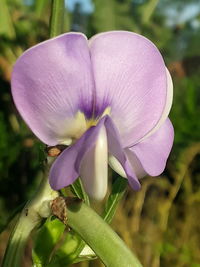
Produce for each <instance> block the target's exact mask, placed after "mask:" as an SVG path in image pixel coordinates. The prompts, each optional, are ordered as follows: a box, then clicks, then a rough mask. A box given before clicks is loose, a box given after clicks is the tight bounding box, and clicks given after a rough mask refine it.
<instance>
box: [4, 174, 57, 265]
mask: <svg viewBox="0 0 200 267" xmlns="http://www.w3.org/2000/svg"><path fill="white" fill-rule="evenodd" d="M57 196H58V192H56V191H53V190H52V189H51V188H50V185H49V182H48V172H46V173H45V175H44V178H43V180H42V182H41V184H40V187H39V189H38V191H37V193H36V194H35V195H34V196H33V198H32V200H31V201H29V202H28V203H27V204H26V205H25V207H24V208H23V210H22V212H21V214H20V215H19V217H18V220H17V223H16V225H15V227H14V229H13V232H12V234H11V236H10V239H9V241H8V246H7V249H6V252H5V256H4V260H3V264H2V267H19V266H21V260H22V257H23V253H24V249H25V246H26V244H27V240H28V238H29V235H30V233H31V232H32V230H34V229H35V228H37V227H38V226H39V225H40V224H41V222H42V219H43V218H47V217H48V216H50V214H51V209H50V203H51V201H52V200H53V199H55V198H56V197H57Z"/></svg>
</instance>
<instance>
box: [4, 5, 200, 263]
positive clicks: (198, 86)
mask: <svg viewBox="0 0 200 267" xmlns="http://www.w3.org/2000/svg"><path fill="white" fill-rule="evenodd" d="M50 6H51V1H50V0H0V228H1V230H3V229H4V228H5V226H6V225H7V224H8V218H9V217H10V216H12V214H13V211H14V210H16V209H17V208H18V207H19V206H20V205H23V203H24V202H25V201H26V200H28V198H29V197H30V196H31V195H32V194H33V192H34V190H35V189H36V188H37V184H38V182H39V179H40V176H41V172H42V163H43V160H44V153H43V149H44V145H43V144H41V143H40V142H39V141H38V140H37V139H36V138H35V137H34V136H33V135H32V133H31V132H30V130H29V129H28V128H27V127H26V125H25V124H24V122H23V121H22V120H21V118H20V116H19V115H18V113H17V111H16V109H15V106H14V104H13V101H12V97H11V93H10V77H11V71H12V66H13V64H14V63H15V61H16V59H17V58H18V57H19V56H20V55H21V53H22V52H23V51H24V50H26V49H27V48H29V47H31V46H33V45H35V44H37V43H38V42H41V41H43V40H46V39H48V36H49V16H50ZM120 29H121V30H128V31H133V32H137V33H140V34H142V35H145V36H146V37H147V38H149V39H150V40H152V41H153V42H154V43H155V44H156V45H157V47H158V48H159V49H160V51H161V53H162V55H163V57H164V59H165V62H166V65H167V67H168V68H169V70H170V72H171V75H172V77H173V81H174V101H173V107H172V111H171V113H170V118H171V120H172V122H173V125H174V128H175V143H174V147H173V150H172V153H171V156H170V158H169V160H168V164H167V168H166V170H165V172H164V173H163V174H162V175H161V177H158V178H151V177H146V178H144V179H143V180H142V190H141V191H140V192H133V191H132V190H130V189H129V190H128V191H127V194H126V196H125V198H124V199H123V201H122V202H121V204H120V206H119V208H118V210H117V213H116V215H115V218H114V220H113V222H112V226H113V227H114V229H115V230H116V231H117V233H118V234H119V235H120V236H121V237H122V238H123V239H124V240H125V242H126V243H127V245H128V246H129V247H130V248H131V249H132V250H133V251H135V252H136V254H137V255H138V257H139V259H140V260H141V262H142V263H143V264H144V266H145V267H159V266H161V267H166V266H172V267H173V266H177V267H200V223H199V218H200V205H199V204H200V164H199V163H200V5H199V0H187V1H186V0H173V1H171V0H160V1H158V0H93V1H92V0H82V1H78V0H68V2H67V3H66V11H65V23H64V32H67V31H70V30H72V31H81V32H84V33H85V34H86V35H87V36H88V37H91V36H92V35H94V34H95V33H98V32H102V31H108V30H120ZM8 234H9V230H6V231H3V233H2V234H1V236H0V258H2V256H3V253H4V249H5V244H6V242H7V238H8ZM44 245H45V244H44ZM29 254H30V252H29V250H27V256H26V258H25V260H24V266H30V257H29V256H30V255H29ZM75 266H82V267H83V266H84V267H86V266H103V265H101V263H100V262H98V261H94V262H90V263H88V262H85V263H80V264H76V265H75Z"/></svg>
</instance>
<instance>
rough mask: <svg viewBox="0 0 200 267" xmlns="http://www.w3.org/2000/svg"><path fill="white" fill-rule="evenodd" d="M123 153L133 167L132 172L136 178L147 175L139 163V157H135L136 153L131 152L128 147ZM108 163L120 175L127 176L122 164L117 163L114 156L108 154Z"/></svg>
mask: <svg viewBox="0 0 200 267" xmlns="http://www.w3.org/2000/svg"><path fill="white" fill-rule="evenodd" d="M125 154H126V156H127V158H128V160H129V163H130V166H131V167H132V169H133V172H134V173H135V175H136V177H137V178H138V179H141V178H143V177H144V176H146V175H147V173H146V172H145V170H144V168H143V167H142V164H141V163H140V161H139V159H138V158H137V157H136V155H135V154H134V153H133V152H132V151H129V149H128V148H126V149H125ZM109 165H110V167H111V168H112V169H113V170H114V171H115V172H117V173H118V174H119V175H120V176H122V177H124V178H127V176H126V173H125V171H124V169H123V167H122V165H121V164H120V163H119V161H118V160H117V159H116V158H115V157H114V156H112V155H111V156H110V157H109Z"/></svg>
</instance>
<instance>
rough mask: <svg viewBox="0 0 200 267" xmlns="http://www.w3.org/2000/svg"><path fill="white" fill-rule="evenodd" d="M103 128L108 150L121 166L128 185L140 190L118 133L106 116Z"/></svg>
mask: <svg viewBox="0 0 200 267" xmlns="http://www.w3.org/2000/svg"><path fill="white" fill-rule="evenodd" d="M105 126H106V130H107V136H108V150H109V153H110V154H111V155H113V156H114V157H115V158H116V159H117V160H118V161H119V162H120V164H121V165H122V167H123V169H124V171H125V173H126V176H127V178H128V181H129V183H130V185H131V186H132V187H133V188H134V189H135V190H139V189H140V183H139V181H138V179H137V177H136V175H135V173H134V172H133V169H132V167H131V165H130V163H129V161H128V159H127V157H126V155H125V153H124V150H123V147H122V144H121V141H120V136H119V133H118V131H117V129H116V127H115V125H114V124H113V122H112V120H111V119H110V118H109V117H108V116H107V117H106V120H105Z"/></svg>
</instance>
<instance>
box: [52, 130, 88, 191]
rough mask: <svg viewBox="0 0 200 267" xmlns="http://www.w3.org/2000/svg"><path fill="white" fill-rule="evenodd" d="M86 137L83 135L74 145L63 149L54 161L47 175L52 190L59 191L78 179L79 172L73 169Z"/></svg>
mask: <svg viewBox="0 0 200 267" xmlns="http://www.w3.org/2000/svg"><path fill="white" fill-rule="evenodd" d="M87 135H88V133H85V134H84V135H83V136H82V137H81V138H80V139H79V140H78V141H77V142H76V143H75V144H74V145H71V146H69V147H68V148H67V149H65V150H64V151H63V152H62V153H61V155H59V156H58V157H57V159H56V160H55V161H54V163H53V165H52V166H51V169H50V173H49V183H50V185H51V187H52V188H53V189H54V190H60V189H61V188H64V187H66V186H68V185H70V184H73V182H74V181H75V180H76V179H77V178H78V176H79V172H78V171H77V169H76V168H75V163H76V160H77V156H78V154H79V153H80V150H81V148H82V146H83V143H84V141H85V139H86V138H87Z"/></svg>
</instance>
